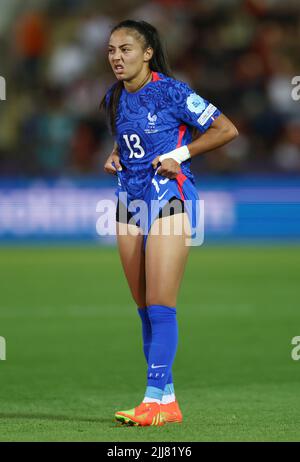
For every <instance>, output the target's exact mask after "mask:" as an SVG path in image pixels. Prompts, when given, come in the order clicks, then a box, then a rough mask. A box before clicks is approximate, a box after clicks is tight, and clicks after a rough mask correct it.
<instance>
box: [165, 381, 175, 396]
mask: <svg viewBox="0 0 300 462" xmlns="http://www.w3.org/2000/svg"><path fill="white" fill-rule="evenodd" d="M173 393H175V390H174V385H173V383H167V385H166V386H165V389H164V395H172V394H173Z"/></svg>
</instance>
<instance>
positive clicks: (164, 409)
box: [160, 401, 182, 423]
mask: <svg viewBox="0 0 300 462" xmlns="http://www.w3.org/2000/svg"><path fill="white" fill-rule="evenodd" d="M160 413H161V416H162V418H163V420H164V421H165V422H166V423H181V422H182V413H181V410H180V408H179V404H178V401H172V403H168V404H161V405H160Z"/></svg>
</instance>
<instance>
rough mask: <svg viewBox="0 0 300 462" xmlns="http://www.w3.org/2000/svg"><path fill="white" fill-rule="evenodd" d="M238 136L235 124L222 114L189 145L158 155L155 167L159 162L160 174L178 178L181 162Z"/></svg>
mask: <svg viewBox="0 0 300 462" xmlns="http://www.w3.org/2000/svg"><path fill="white" fill-rule="evenodd" d="M237 136H238V130H237V128H236V127H235V125H234V124H233V123H232V122H231V121H230V120H229V119H228V118H227V117H226V116H225V115H224V114H220V115H219V116H218V118H217V119H215V120H214V121H213V122H212V124H211V125H210V127H209V128H208V129H207V130H206V131H205V132H204V133H203V134H202V135H200V136H199V137H198V138H196V139H195V140H194V141H192V142H191V143H190V144H188V145H187V146H181V147H179V148H176V149H174V150H173V151H171V152H168V153H166V154H163V155H161V156H158V157H156V158H155V159H154V161H153V162H152V165H153V167H154V168H156V167H157V165H158V163H159V162H160V163H161V167H160V168H159V170H158V173H159V174H160V175H164V176H167V177H168V178H171V179H172V178H176V176H177V174H178V173H179V172H180V164H181V162H184V161H185V160H187V159H190V158H191V157H194V156H196V155H198V154H203V153H204V152H208V151H211V150H213V149H216V148H219V147H221V146H223V145H224V144H226V143H229V141H232V140H233V139H234V138H236V137H237Z"/></svg>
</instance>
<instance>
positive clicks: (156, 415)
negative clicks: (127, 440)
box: [115, 403, 165, 427]
mask: <svg viewBox="0 0 300 462" xmlns="http://www.w3.org/2000/svg"><path fill="white" fill-rule="evenodd" d="M115 419H116V421H117V422H120V423H121V424H127V425H132V426H141V427H146V426H149V425H155V426H161V425H164V423H165V422H164V420H163V419H162V417H161V413H160V404H158V403H141V404H140V405H139V406H137V407H134V408H133V409H129V410H128V411H119V412H116V413H115Z"/></svg>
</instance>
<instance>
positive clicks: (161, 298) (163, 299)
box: [146, 294, 176, 306]
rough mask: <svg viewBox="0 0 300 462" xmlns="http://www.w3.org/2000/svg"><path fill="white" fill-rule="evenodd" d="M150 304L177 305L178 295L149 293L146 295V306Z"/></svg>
mask: <svg viewBox="0 0 300 462" xmlns="http://www.w3.org/2000/svg"><path fill="white" fill-rule="evenodd" d="M150 305H163V306H176V297H174V296H166V295H155V294H149V295H147V296H146V306H150Z"/></svg>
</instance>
